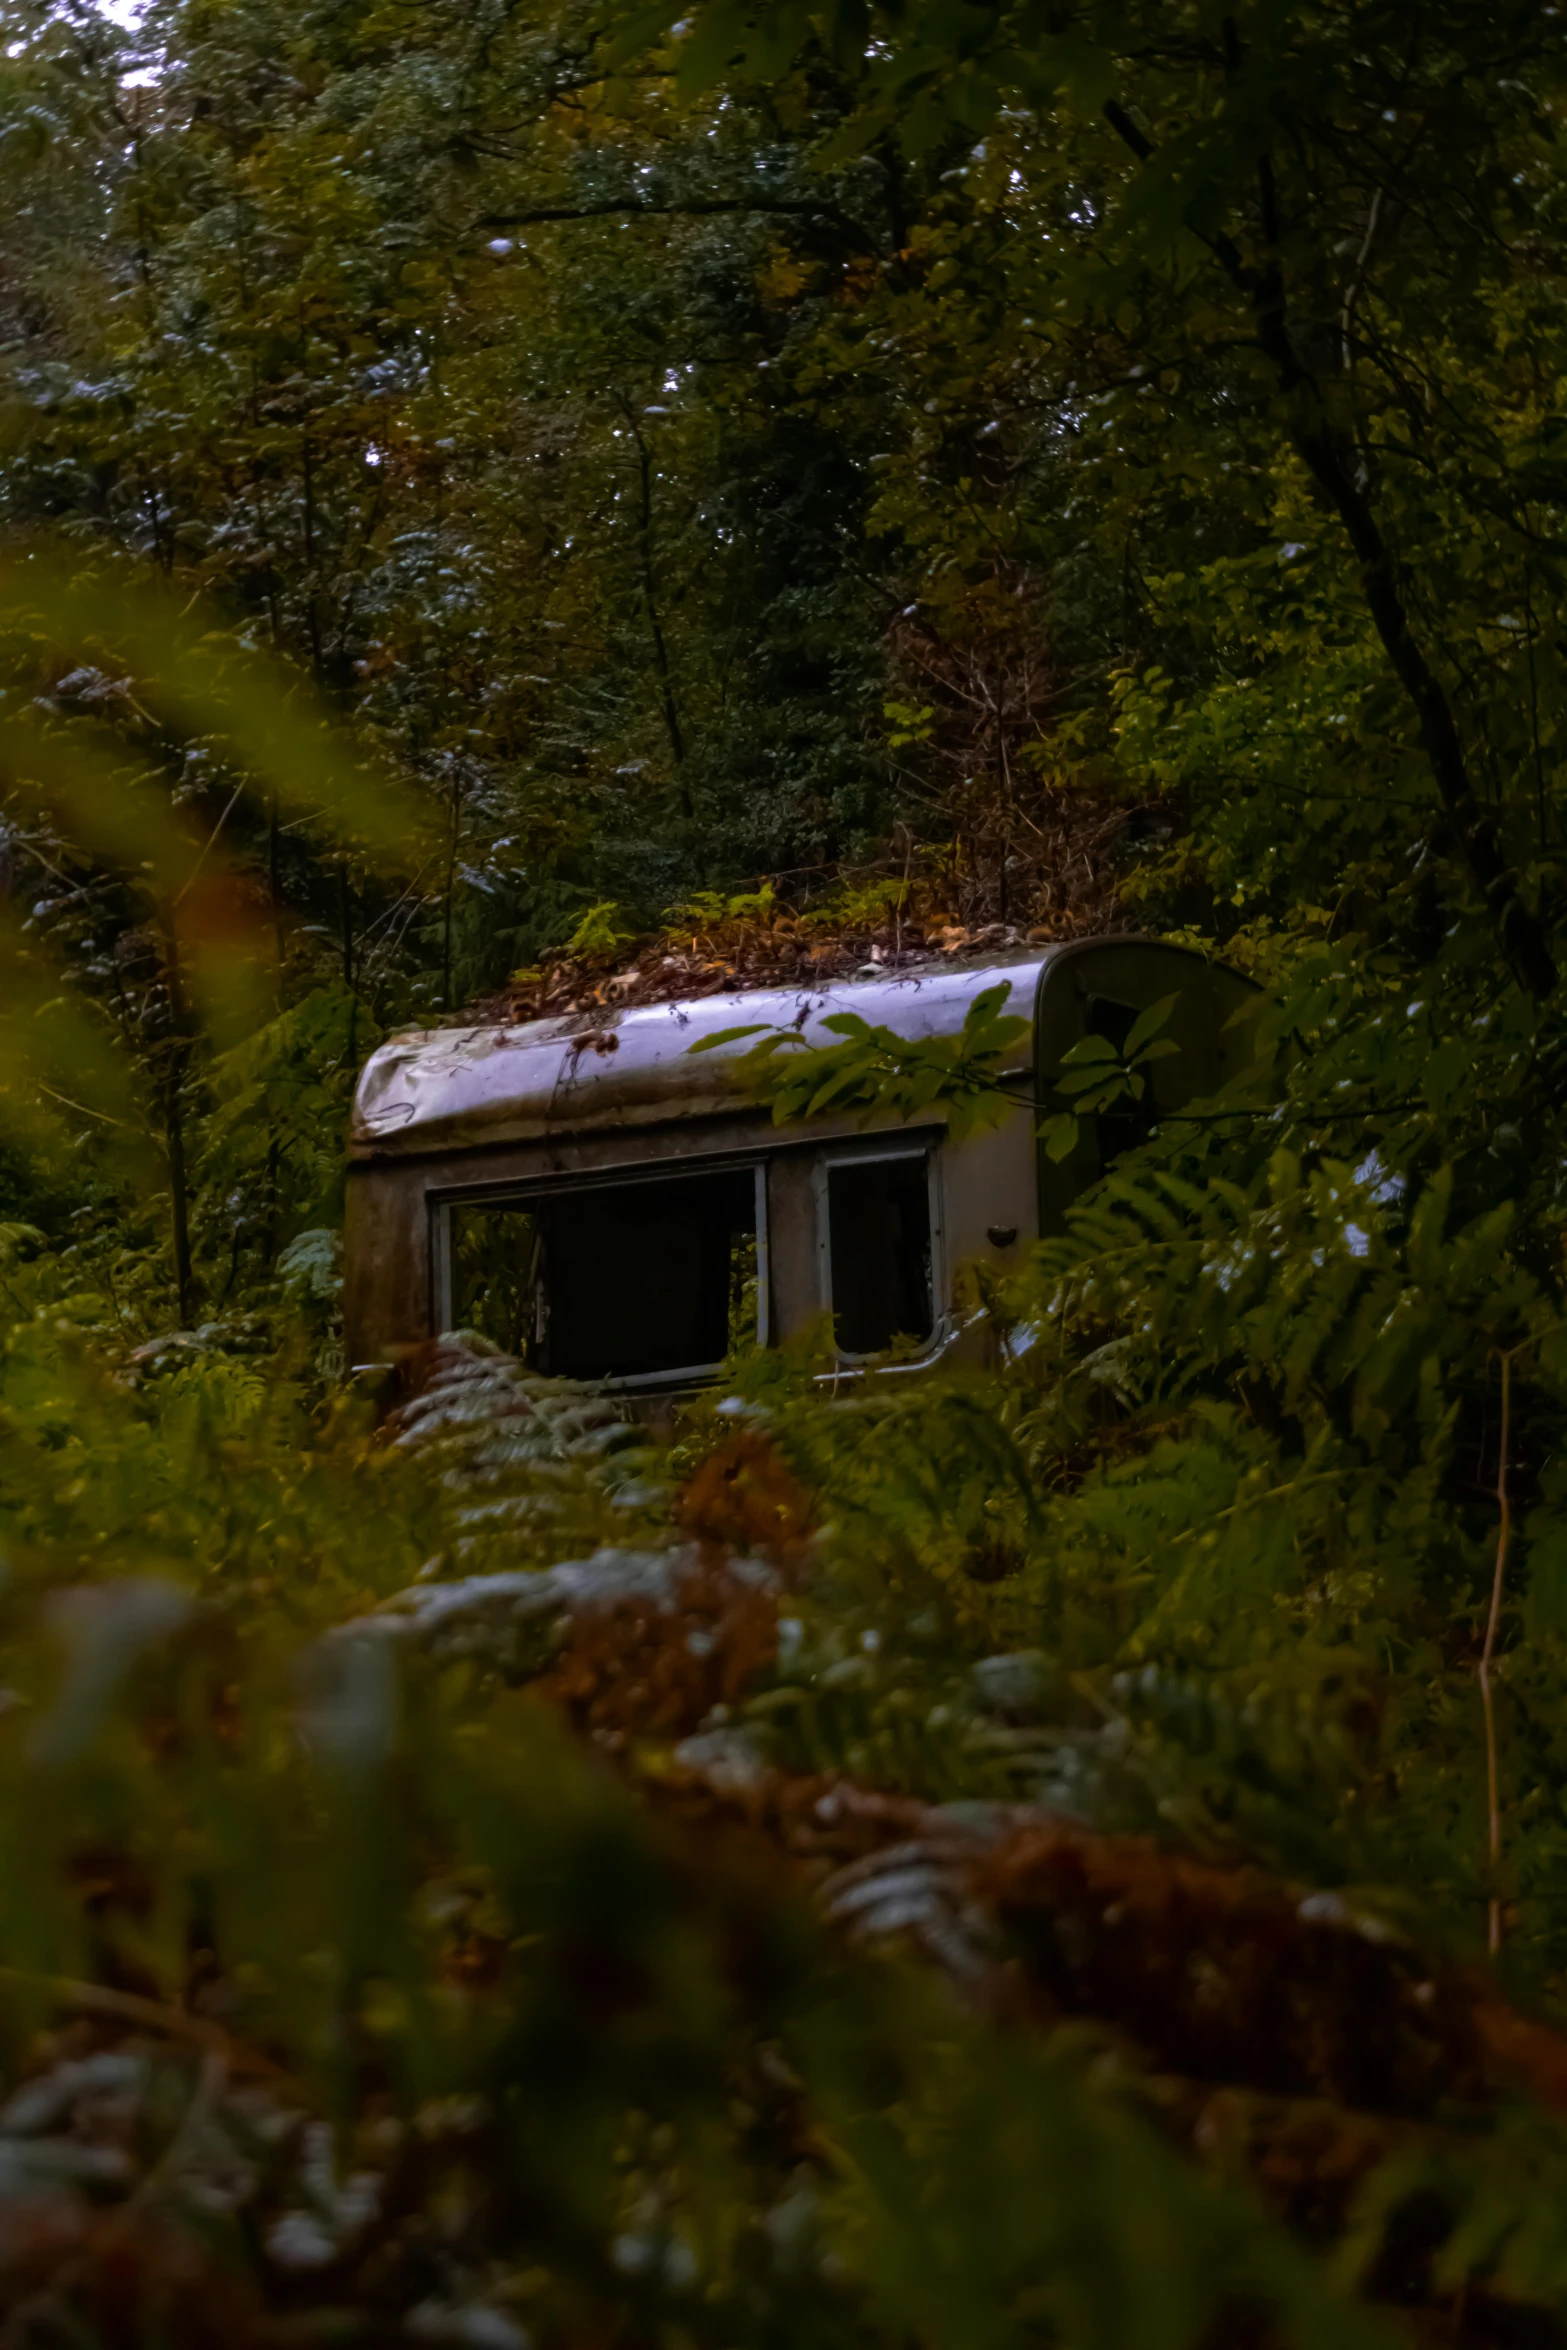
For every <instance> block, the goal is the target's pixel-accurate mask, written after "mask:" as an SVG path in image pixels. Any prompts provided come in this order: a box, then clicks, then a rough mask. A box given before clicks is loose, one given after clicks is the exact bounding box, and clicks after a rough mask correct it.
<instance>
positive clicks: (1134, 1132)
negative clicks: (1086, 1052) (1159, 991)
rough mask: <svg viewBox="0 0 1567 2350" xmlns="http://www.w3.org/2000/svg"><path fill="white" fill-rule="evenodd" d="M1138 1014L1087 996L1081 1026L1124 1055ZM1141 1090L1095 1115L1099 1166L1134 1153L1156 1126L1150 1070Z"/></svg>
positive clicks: (1127, 1007)
mask: <svg viewBox="0 0 1567 2350" xmlns="http://www.w3.org/2000/svg"><path fill="white" fill-rule="evenodd" d="M1137 1019H1138V1014H1137V1012H1136V1010H1135V1009H1134V1007H1133V1006H1132V1005H1130V1004H1113V1003H1112V1002H1111V1001H1110V999H1109V997H1108V996H1102V995H1091V996H1090V997H1089V999H1088V1012H1087V1017H1086V1019H1085V1020H1084V1023H1083V1026H1084V1028H1085V1030H1086V1031H1087V1033H1088V1035H1090V1036H1102V1037H1103V1038H1104V1039H1105V1041H1106V1043H1107V1044H1113V1045H1114V1047H1115V1049H1116V1051H1117V1052H1118V1053H1122V1054H1124V1053H1125V1051H1126V1040H1127V1038H1128V1037H1129V1036H1130V1035H1131V1033H1132V1030H1133V1028H1134V1027H1135V1026H1136V1023H1137ZM1142 1074H1143V1090H1142V1093H1141V1094H1140V1095H1139V1096H1138V1097H1137V1098H1136V1099H1135V1100H1134V1099H1133V1097H1132V1096H1131V1095H1130V1094H1123V1095H1122V1097H1121V1099H1120V1100H1119V1101H1118V1102H1112V1103H1111V1104H1110V1107H1109V1108H1108V1109H1107V1110H1101V1111H1099V1113H1098V1115H1097V1117H1096V1118H1095V1121H1094V1124H1095V1129H1096V1132H1097V1135H1098V1141H1099V1164H1100V1166H1101V1167H1108V1166H1109V1165H1110V1162H1111V1161H1112V1159H1118V1158H1119V1157H1120V1156H1121V1153H1122V1152H1123V1151H1129V1150H1135V1149H1136V1148H1137V1146H1138V1144H1139V1143H1142V1142H1146V1141H1147V1140H1148V1137H1149V1135H1150V1134H1152V1132H1153V1130H1154V1128H1155V1127H1156V1126H1157V1125H1158V1123H1159V1106H1158V1104H1157V1102H1156V1101H1155V1100H1154V1097H1153V1078H1152V1070H1151V1069H1148V1070H1144V1071H1143V1073H1142Z"/></svg>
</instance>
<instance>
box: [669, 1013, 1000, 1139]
mask: <svg viewBox="0 0 1567 2350" xmlns="http://www.w3.org/2000/svg"><path fill="white" fill-rule="evenodd" d="M1011 992H1012V984H1011V981H1010V980H1002V981H1001V982H1000V984H999V985H998V986H996V987H987V988H986V989H985V990H984V992H983V994H981V995H977V996H976V997H975V998H974V1001H973V1002H972V1003H971V1004H970V1006H969V1008H968V1011H967V1012H966V1013H965V1015H964V1019H963V1026H962V1028H961V1029H960V1030H959V1031H958V1034H957V1035H956V1036H928V1037H922V1038H919V1039H918V1040H917V1041H915V1042H912V1043H911V1042H910V1041H909V1040H908V1039H907V1038H906V1037H901V1036H896V1035H894V1033H893V1031H892V1030H891V1029H890V1028H887V1027H884V1026H880V1025H873V1024H872V1023H871V1022H870V1021H868V1020H865V1019H862V1018H861V1016H860V1014H859V1013H858V1012H832V1013H829V1015H828V1017H827V1018H826V1019H825V1020H824V1021H823V1022H822V1026H823V1027H824V1028H828V1029H831V1030H832V1032H833V1033H834V1035H836V1036H840V1037H841V1038H842V1039H843V1042H842V1043H841V1044H830V1045H811V1044H807V1043H806V1040H805V1038H804V1036H803V1035H802V1034H801V1032H800V1030H799V1029H798V1028H777V1027H770V1026H768V1025H767V1024H766V1023H765V1022H761V1021H755V1022H752V1023H750V1024H749V1025H747V1026H744V1027H740V1028H721V1029H720V1030H719V1031H718V1033H717V1035H716V1036H708V1037H704V1038H703V1039H702V1041H701V1043H700V1044H694V1045H692V1047H691V1051H692V1052H693V1053H707V1052H713V1051H715V1050H716V1049H717V1048H718V1047H719V1046H720V1045H727V1044H737V1043H738V1042H739V1041H740V1039H741V1038H742V1037H747V1036H754V1037H756V1038H757V1040H758V1041H757V1042H756V1043H755V1044H754V1045H752V1047H751V1049H750V1051H749V1052H746V1053H742V1054H741V1056H740V1058H739V1060H738V1061H737V1062H736V1063H735V1075H736V1077H737V1078H738V1080H739V1082H740V1084H741V1085H742V1086H743V1087H744V1088H745V1090H746V1091H747V1092H748V1093H749V1094H750V1095H751V1097H752V1099H753V1100H755V1101H758V1102H762V1103H764V1104H766V1105H768V1106H769V1107H770V1108H771V1110H772V1113H773V1123H774V1125H775V1126H782V1125H784V1124H786V1123H787V1122H788V1121H789V1120H791V1119H796V1118H823V1117H826V1116H827V1115H828V1114H829V1113H830V1112H833V1111H844V1110H859V1111H860V1112H861V1113H862V1115H863V1117H864V1118H867V1119H869V1118H872V1117H874V1116H876V1115H877V1114H878V1112H885V1113H889V1114H890V1115H892V1116H894V1117H898V1118H904V1119H908V1118H917V1117H919V1116H920V1115H921V1113H922V1112H923V1111H926V1110H929V1109H934V1108H936V1107H937V1106H938V1105H939V1106H940V1107H942V1108H944V1109H945V1110H946V1113H947V1122H948V1126H949V1128H950V1130H951V1133H952V1138H953V1140H954V1141H955V1142H962V1141H964V1140H965V1139H966V1138H967V1137H968V1136H969V1135H971V1134H977V1133H979V1132H981V1131H982V1130H983V1129H984V1128H985V1127H987V1126H994V1125H997V1124H999V1123H1000V1121H1001V1119H1002V1118H1003V1117H1004V1116H1005V1115H1006V1112H1007V1110H1008V1108H1009V1107H1010V1106H1011V1100H1012V1097H1011V1095H1010V1094H1009V1093H1008V1091H1007V1089H1006V1084H1005V1079H1006V1075H1007V1064H1008V1062H1009V1060H1010V1059H1011V1058H1012V1056H1013V1054H1014V1053H1015V1052H1016V1050H1017V1047H1018V1046H1019V1044H1021V1042H1022V1041H1023V1038H1024V1037H1025V1036H1026V1035H1027V1034H1028V1030H1029V1026H1030V1023H1029V1022H1028V1021H1027V1020H1025V1019H1024V1018H1022V1017H1021V1015H1020V1014H1018V1013H1015V1012H1005V1011H1003V1009H1002V1007H1003V1005H1004V1004H1005V1003H1006V1000H1007V997H1008V996H1009V995H1010V994H1011Z"/></svg>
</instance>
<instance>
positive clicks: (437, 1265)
mask: <svg viewBox="0 0 1567 2350" xmlns="http://www.w3.org/2000/svg"><path fill="white" fill-rule="evenodd" d="M747 1174H748V1175H749V1176H750V1177H751V1182H752V1199H753V1203H754V1205H753V1213H754V1218H755V1232H756V1332H755V1343H756V1344H757V1345H758V1346H767V1345H769V1344H770V1343H771V1339H772V1280H771V1272H770V1266H769V1250H768V1230H767V1160H766V1158H765V1157H764V1156H758V1155H757V1154H755V1153H754V1152H746V1153H744V1154H742V1155H739V1156H730V1155H727V1154H725V1155H722V1156H720V1155H716V1154H715V1155H714V1156H713V1157H711V1158H699V1159H695V1160H690V1159H687V1160H683V1161H682V1162H681V1163H680V1164H679V1165H678V1166H662V1165H653V1166H649V1165H647V1164H646V1163H638V1162H635V1161H632V1162H630V1163H625V1162H622V1163H621V1164H619V1165H617V1166H613V1167H596V1168H593V1169H592V1170H591V1171H588V1170H583V1171H581V1172H573V1173H571V1174H567V1175H561V1174H558V1173H552V1174H548V1175H538V1176H522V1177H518V1176H513V1177H510V1178H508V1179H507V1180H505V1181H504V1182H491V1183H472V1184H461V1185H456V1184H454V1185H449V1186H443V1187H442V1188H441V1189H440V1190H438V1191H432V1192H431V1193H430V1194H429V1202H428V1205H429V1218H430V1309H431V1323H432V1327H433V1328H434V1329H436V1330H450V1329H451V1328H453V1326H454V1315H455V1310H456V1299H455V1297H454V1295H453V1249H452V1216H453V1213H454V1211H457V1210H460V1209H464V1208H490V1207H494V1208H513V1209H517V1210H521V1211H527V1210H529V1209H535V1208H539V1207H543V1206H545V1205H546V1204H548V1203H550V1202H552V1201H556V1200H564V1199H570V1200H573V1201H580V1200H584V1199H586V1198H588V1197H589V1196H591V1195H593V1194H595V1193H603V1192H610V1191H630V1190H643V1189H651V1188H652V1187H653V1186H654V1185H658V1186H661V1187H662V1186H666V1185H667V1186H678V1185H680V1184H690V1183H698V1182H702V1181H705V1180H710V1179H711V1178H713V1177H715V1176H724V1175H731V1176H733V1175H747ZM722 1367H723V1357H722V1356H721V1355H720V1356H716V1357H714V1358H713V1359H712V1360H710V1361H707V1362H698V1363H681V1364H677V1365H670V1366H669V1367H668V1368H666V1369H660V1370H656V1371H632V1372H624V1373H613V1372H612V1373H607V1374H605V1375H603V1376H600V1377H592V1378H584V1380H583V1382H582V1383H583V1384H584V1385H588V1386H592V1387H598V1388H602V1389H604V1390H605V1391H606V1392H607V1393H613V1394H622V1395H657V1394H661V1393H668V1392H672V1391H678V1390H679V1389H681V1388H683V1387H701V1386H704V1385H707V1384H708V1383H709V1382H711V1381H712V1380H714V1379H715V1378H716V1377H717V1375H718V1373H719V1371H720V1370H721V1369H722ZM573 1376H575V1374H573Z"/></svg>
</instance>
